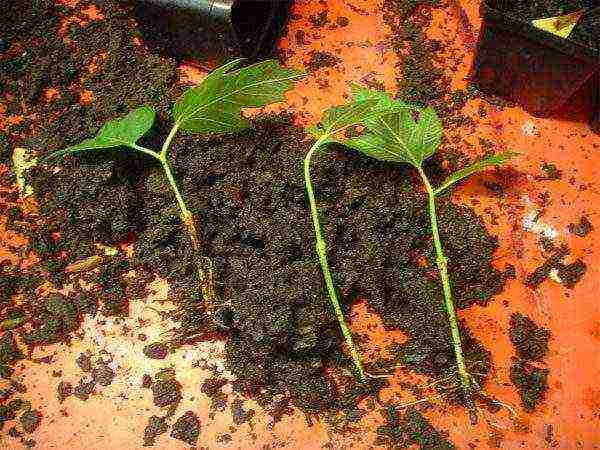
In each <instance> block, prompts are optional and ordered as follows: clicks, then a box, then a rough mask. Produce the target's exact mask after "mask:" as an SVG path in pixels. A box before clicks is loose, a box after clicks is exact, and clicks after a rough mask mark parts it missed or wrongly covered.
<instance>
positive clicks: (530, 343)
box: [509, 313, 551, 361]
mask: <svg viewBox="0 0 600 450" xmlns="http://www.w3.org/2000/svg"><path fill="white" fill-rule="evenodd" d="M550 335H551V333H550V330H547V329H545V328H542V327H539V326H537V325H536V323H535V322H534V321H533V320H531V319H530V318H529V317H526V316H524V315H523V314H520V313H515V314H513V315H512V316H511V318H510V330H509V336H510V340H511V342H512V343H513V345H514V346H515V348H516V349H517V356H518V357H519V358H521V359H526V360H529V361H541V360H542V359H543V358H544V357H545V356H546V355H547V353H548V341H549V340H550Z"/></svg>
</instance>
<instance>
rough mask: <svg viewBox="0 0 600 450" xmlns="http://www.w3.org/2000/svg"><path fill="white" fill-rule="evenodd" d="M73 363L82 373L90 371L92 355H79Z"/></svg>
mask: <svg viewBox="0 0 600 450" xmlns="http://www.w3.org/2000/svg"><path fill="white" fill-rule="evenodd" d="M75 363H76V364H77V366H78V367H79V368H80V369H81V370H83V371H84V372H91V371H92V355H91V354H90V353H80V354H79V356H78V357H77V359H76V360H75Z"/></svg>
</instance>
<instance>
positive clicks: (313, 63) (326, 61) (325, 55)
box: [306, 51, 342, 72]
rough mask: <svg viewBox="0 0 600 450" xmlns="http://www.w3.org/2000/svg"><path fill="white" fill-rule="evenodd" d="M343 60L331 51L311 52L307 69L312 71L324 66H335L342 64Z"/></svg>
mask: <svg viewBox="0 0 600 450" xmlns="http://www.w3.org/2000/svg"><path fill="white" fill-rule="evenodd" d="M341 62H342V60H341V59H340V58H338V57H337V56H335V55H334V54H332V53H329V52H324V51H321V52H315V51H313V52H311V53H310V59H309V61H308V62H307V63H306V69H307V70H308V71H310V72H314V71H316V70H319V69H322V68H324V67H335V66H336V65H338V64H340V63H341Z"/></svg>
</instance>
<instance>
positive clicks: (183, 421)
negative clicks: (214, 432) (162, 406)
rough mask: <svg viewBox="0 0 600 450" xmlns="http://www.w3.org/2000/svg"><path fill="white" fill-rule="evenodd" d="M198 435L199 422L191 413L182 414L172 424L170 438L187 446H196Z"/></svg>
mask: <svg viewBox="0 0 600 450" xmlns="http://www.w3.org/2000/svg"><path fill="white" fill-rule="evenodd" d="M199 435H200V421H199V420H198V417H197V416H196V414H194V413H193V412H192V411H187V412H186V413H184V414H183V415H182V416H181V417H180V418H179V419H177V421H176V422H175V423H174V424H173V428H172V429H171V437H172V438H174V439H179V440H180V441H183V442H186V443H187V444H189V445H196V443H197V442H198V436H199Z"/></svg>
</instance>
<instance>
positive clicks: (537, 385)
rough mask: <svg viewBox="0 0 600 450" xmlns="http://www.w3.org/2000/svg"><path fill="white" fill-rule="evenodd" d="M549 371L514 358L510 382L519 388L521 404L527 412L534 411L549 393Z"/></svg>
mask: <svg viewBox="0 0 600 450" xmlns="http://www.w3.org/2000/svg"><path fill="white" fill-rule="evenodd" d="M549 372H550V371H549V370H548V369H545V368H539V367H536V366H535V365H533V364H531V363H528V362H526V361H523V360H522V359H519V358H513V361H512V365H511V367H510V380H511V381H512V383H513V384H514V385H515V386H516V387H517V391H518V392H519V396H520V397H521V403H522V404H523V407H524V408H525V410H527V411H530V412H531V411H533V410H534V409H535V408H536V407H537V406H538V404H539V403H541V402H542V401H543V400H544V398H545V396H546V392H547V391H548V374H549Z"/></svg>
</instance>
